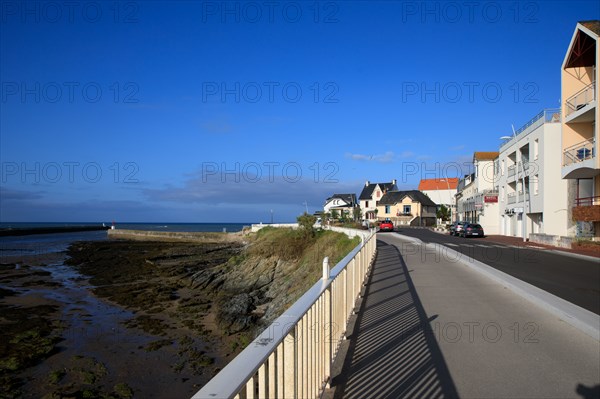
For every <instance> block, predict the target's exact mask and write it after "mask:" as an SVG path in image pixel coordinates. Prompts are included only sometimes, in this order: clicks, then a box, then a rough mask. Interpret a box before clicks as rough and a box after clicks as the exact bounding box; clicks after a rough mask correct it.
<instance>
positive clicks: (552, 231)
mask: <svg viewBox="0 0 600 399" xmlns="http://www.w3.org/2000/svg"><path fill="white" fill-rule="evenodd" d="M560 137H561V117H560V109H546V110H544V111H542V112H540V113H539V114H538V115H536V116H535V117H534V118H532V119H531V120H530V121H529V122H527V123H526V124H525V125H523V127H521V128H520V129H518V130H517V131H515V132H514V133H512V134H510V135H507V136H505V137H503V138H504V139H505V141H504V143H502V145H501V146H500V154H499V156H498V159H497V160H496V161H495V165H494V166H495V167H494V171H495V174H496V179H495V180H496V181H497V183H496V184H497V187H498V194H499V195H498V197H499V212H500V215H499V218H500V234H503V235H508V236H513V237H525V238H530V235H531V234H536V235H541V234H544V235H551V236H566V234H567V212H568V207H567V182H566V181H565V180H563V179H562V176H561V164H560V160H561V157H562V146H561V140H560ZM538 240H539V237H538V238H537V239H535V240H533V241H538Z"/></svg>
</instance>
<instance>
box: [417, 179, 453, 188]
mask: <svg viewBox="0 0 600 399" xmlns="http://www.w3.org/2000/svg"><path fill="white" fill-rule="evenodd" d="M448 187H450V190H454V189H456V187H458V177H448V178H445V179H421V181H420V182H419V191H429V190H448Z"/></svg>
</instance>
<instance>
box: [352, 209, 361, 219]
mask: <svg viewBox="0 0 600 399" xmlns="http://www.w3.org/2000/svg"><path fill="white" fill-rule="evenodd" d="M352 213H353V215H352V216H353V217H354V221H355V222H358V221H359V220H360V217H361V216H362V212H361V210H360V208H359V207H355V208H354V210H353V211H352Z"/></svg>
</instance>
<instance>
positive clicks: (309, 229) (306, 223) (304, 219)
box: [296, 212, 317, 236]
mask: <svg viewBox="0 0 600 399" xmlns="http://www.w3.org/2000/svg"><path fill="white" fill-rule="evenodd" d="M296 220H298V224H299V225H300V228H302V229H303V230H304V232H305V234H306V235H309V236H313V235H314V233H315V231H314V224H315V223H316V221H317V217H316V216H313V215H309V214H308V213H306V212H304V214H303V215H300V216H298V217H297V218H296Z"/></svg>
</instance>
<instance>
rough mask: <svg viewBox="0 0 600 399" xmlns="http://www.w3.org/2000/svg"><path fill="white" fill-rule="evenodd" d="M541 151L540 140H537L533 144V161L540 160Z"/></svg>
mask: <svg viewBox="0 0 600 399" xmlns="http://www.w3.org/2000/svg"><path fill="white" fill-rule="evenodd" d="M539 151H540V139H535V140H534V142H533V159H538V155H539Z"/></svg>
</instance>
